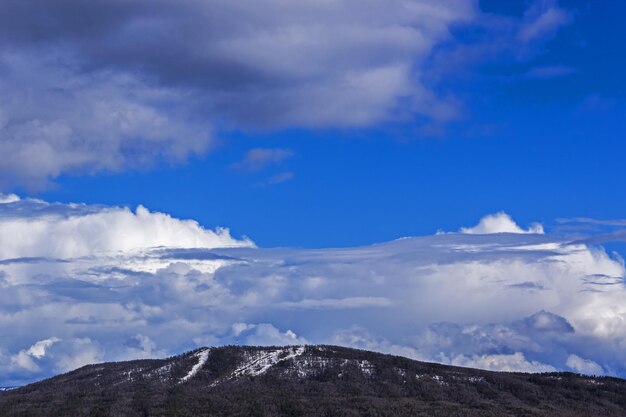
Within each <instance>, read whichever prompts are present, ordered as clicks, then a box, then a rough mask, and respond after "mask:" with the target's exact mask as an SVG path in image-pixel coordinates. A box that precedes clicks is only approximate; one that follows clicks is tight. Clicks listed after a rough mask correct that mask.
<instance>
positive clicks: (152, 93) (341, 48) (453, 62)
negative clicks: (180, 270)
mask: <svg viewBox="0 0 626 417" xmlns="http://www.w3.org/2000/svg"><path fill="white" fill-rule="evenodd" d="M478 3H479V2H478V1H476V0H472V1H467V0H366V1H365V2H363V1H357V0H337V1H314V0H305V1H296V2H289V3H285V2H284V1H282V0H259V1H257V2H253V3H250V2H245V1H243V0H234V1H228V2H224V1H218V0H208V1H207V0H181V1H179V2H177V3H176V7H174V6H173V5H172V4H171V2H169V1H166V0H155V1H132V2H129V1H123V0H107V1H105V0H93V1H91V2H90V6H89V7H85V4H84V2H83V1H81V0H66V1H63V2H50V1H48V0H25V1H20V2H18V1H8V2H6V3H5V4H3V13H2V16H0V96H2V97H3V108H2V111H0V155H2V158H0V179H1V181H2V182H0V187H2V189H14V188H16V187H28V188H29V189H31V190H39V189H42V188H44V187H47V186H49V185H50V182H51V181H54V179H55V178H57V177H58V176H59V175H62V174H78V175H83V174H92V173H98V172H120V171H126V170H136V169H146V168H149V167H150V166H152V165H153V164H160V163H179V162H181V161H184V160H186V159H187V158H189V157H190V156H195V155H204V154H205V153H206V152H207V151H209V150H210V149H211V148H212V146H213V144H214V142H215V139H214V138H215V137H216V136H219V135H220V133H221V132H224V131H232V130H237V131H246V132H247V131H250V130H255V131H259V130H263V131H267V130H277V129H278V130H280V129H289V128H305V129H327V128H353V129H354V128H357V129H358V128H367V127H371V126H377V125H381V124H384V123H405V122H406V121H418V122H419V123H420V124H423V125H424V126H423V128H422V131H440V130H441V129H442V127H441V126H442V125H444V124H446V123H449V122H451V121H455V120H459V119H460V118H461V117H462V114H463V103H462V102H461V101H460V100H459V98H458V97H457V95H455V94H454V91H453V89H450V88H447V87H445V86H442V80H445V78H446V77H447V76H448V75H450V73H451V70H453V71H455V72H458V71H459V69H460V68H463V67H465V66H466V64H462V65H461V62H462V61H463V62H467V61H468V60H467V59H450V58H451V56H452V55H450V54H446V55H445V56H442V58H441V61H442V62H443V64H442V65H434V64H433V56H434V55H435V56H437V55H439V54H440V53H441V51H447V50H449V49H450V48H452V49H455V50H457V49H456V48H455V47H458V50H462V51H463V52H461V53H460V55H463V57H467V56H468V55H472V52H468V48H465V47H464V46H465V44H466V43H467V42H461V41H459V39H455V36H457V35H458V31H456V30H455V29H456V28H457V27H459V26H460V25H465V26H468V25H469V26H471V27H472V28H473V27H474V26H477V27H479V28H480V29H481V30H482V31H483V32H485V33H486V36H485V39H481V40H480V41H479V43H478V44H476V45H474V44H473V45H471V47H472V48H474V47H477V48H476V49H481V50H483V52H482V53H479V54H477V55H480V56H481V57H482V58H480V59H479V60H484V59H491V57H500V56H502V55H507V54H508V52H507V51H508V50H509V49H511V48H509V47H510V46H511V44H515V45H517V46H519V44H524V45H526V44H528V43H533V44H534V43H536V42H539V41H542V40H545V39H548V38H550V37H551V36H552V35H553V34H554V33H555V31H556V30H558V28H559V27H562V26H563V25H565V24H566V23H567V22H568V21H569V19H570V17H569V16H570V14H569V13H568V12H566V11H565V10H564V9H562V8H560V7H558V5H557V4H556V3H555V2H545V1H544V2H540V1H538V2H535V3H534V4H533V6H531V7H530V8H529V9H528V11H527V13H526V14H525V16H524V17H523V18H519V19H510V18H509V19H505V18H502V17H500V18H496V17H494V16H488V15H485V14H483V13H481V12H480V10H479V4H478ZM490 19H491V20H490ZM498 19H499V20H498ZM496 20H497V24H494V25H491V24H489V22H491V23H493V22H494V21H496ZM487 21H489V22H487ZM494 32H497V34H496V35H497V36H496V35H494ZM481 33H482V32H481ZM494 38H496V39H498V44H499V46H498V47H497V48H495V47H493V43H492V41H491V39H494ZM483 47H484V48H483ZM513 49H515V48H513ZM435 61H436V60H435ZM457 64H459V65H457ZM444 90H445V91H446V92H445V93H443V92H442V91H444ZM250 166H251V167H252V169H260V168H255V165H254V162H252V165H250Z"/></svg>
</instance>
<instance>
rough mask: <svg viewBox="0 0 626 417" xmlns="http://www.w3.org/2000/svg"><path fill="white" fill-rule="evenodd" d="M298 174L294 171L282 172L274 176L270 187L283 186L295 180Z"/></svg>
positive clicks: (270, 181) (268, 182) (269, 183)
mask: <svg viewBox="0 0 626 417" xmlns="http://www.w3.org/2000/svg"><path fill="white" fill-rule="evenodd" d="M295 176H296V174H295V173H294V172H293V171H286V172H281V173H280V174H276V175H273V176H272V177H271V178H270V179H269V180H268V181H267V184H268V185H276V184H282V183H284V182H287V181H291V180H292V179H294V178H295Z"/></svg>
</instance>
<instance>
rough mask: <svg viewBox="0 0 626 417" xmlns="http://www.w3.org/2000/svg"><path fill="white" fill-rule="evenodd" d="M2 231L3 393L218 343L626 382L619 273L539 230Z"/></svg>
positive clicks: (4, 208)
mask: <svg viewBox="0 0 626 417" xmlns="http://www.w3.org/2000/svg"><path fill="white" fill-rule="evenodd" d="M128 233H130V235H129V234H128ZM0 236H3V239H5V240H4V241H5V242H7V243H6V244H2V245H0V249H1V250H2V254H1V256H0V286H1V287H2V288H1V291H0V332H1V333H2V334H10V335H13V336H12V337H9V338H2V340H1V341H0V352H1V355H0V375H2V378H0V385H13V384H15V383H23V382H25V381H29V380H33V379H37V378H42V377H45V376H49V375H51V374H54V373H56V372H59V371H61V370H66V369H71V368H72V367H73V366H78V365H80V364H84V363H87V362H89V361H101V360H126V359H131V358H143V357H152V356H166V355H169V354H176V353H179V352H181V351H184V350H186V349H192V348H195V347H197V346H201V345H206V344H228V343H252V344H301V343H337V344H343V345H348V346H355V347H360V348H364V349H371V350H377V351H382V352H388V353H394V354H400V355H404V356H408V357H412V358H416V359H420V360H429V361H438V362H443V363H453V364H460V365H463V366H478V367H484V368H487V369H502V370H504V369H506V370H523V371H538V370H541V371H542V370H551V369H557V370H569V369H578V370H580V371H584V372H596V370H597V369H600V368H601V369H604V370H607V372H609V370H610V373H612V374H617V375H626V367H624V365H623V364H624V363H626V354H625V353H624V352H626V325H625V323H626V307H625V306H624V303H623V300H624V297H625V296H626V289H625V288H624V285H623V280H624V278H623V277H624V276H625V275H626V271H625V269H624V264H623V262H622V261H621V259H617V258H612V257H610V256H609V255H607V253H606V252H605V251H604V250H603V249H601V248H598V247H589V246H586V245H584V244H580V243H579V244H571V243H568V242H566V241H563V240H561V239H559V238H556V237H554V236H550V235H549V234H548V235H546V234H544V235H540V234H501V233H492V234H440V235H435V236H424V237H414V238H408V239H402V240H397V241H393V242H388V243H383V244H377V245H373V246H367V247H360V248H342V249H317V250H302V249H271V250H266V249H259V248H254V247H245V246H246V245H249V242H247V241H241V240H234V239H233V238H231V237H229V236H227V235H224V234H220V233H215V232H211V231H209V230H206V229H203V228H201V227H200V226H199V225H197V223H194V222H188V221H181V220H177V219H173V218H171V217H169V216H166V215H164V214H158V213H150V212H147V211H142V210H139V212H138V213H134V212H131V211H130V210H128V209H122V208H108V207H99V206H84V205H63V204H49V203H45V202H39V201H34V200H21V201H16V202H14V203H11V204H3V205H0ZM129 236H132V239H129V238H128V237H129ZM155 242H156V243H155ZM52 243H54V245H53V244H52ZM155 244H160V245H163V247H157V248H154V247H151V246H154V245H155ZM172 246H177V247H172ZM224 246H237V247H231V248H224ZM241 246H244V247H241ZM390 323H392V324H393V325H390ZM46 340H48V341H50V340H58V341H57V342H55V343H53V344H52V345H51V346H49V347H48V346H45V344H41V343H39V344H38V342H42V341H46ZM29 352H30V353H29ZM44 352H45V355H44V354H43V353H44ZM40 354H41V355H40ZM42 355H43V356H42ZM572 355H576V357H578V358H584V359H581V360H577V359H576V357H574V356H572ZM37 356H41V357H37ZM593 363H595V364H597V365H598V367H600V368H595V367H594V365H593Z"/></svg>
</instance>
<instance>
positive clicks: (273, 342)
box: [233, 323, 308, 346]
mask: <svg viewBox="0 0 626 417" xmlns="http://www.w3.org/2000/svg"><path fill="white" fill-rule="evenodd" d="M233 336H234V337H235V339H236V340H237V341H238V342H239V343H241V344H245V345H253V346H286V345H305V344H307V343H308V341H307V340H306V339H305V338H303V337H299V336H298V335H297V334H295V333H294V332H293V331H291V330H287V331H285V332H281V331H280V330H279V329H277V328H276V327H274V326H273V325H271V324H269V323H261V324H245V323H235V324H233Z"/></svg>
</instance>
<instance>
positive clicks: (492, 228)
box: [460, 211, 544, 234]
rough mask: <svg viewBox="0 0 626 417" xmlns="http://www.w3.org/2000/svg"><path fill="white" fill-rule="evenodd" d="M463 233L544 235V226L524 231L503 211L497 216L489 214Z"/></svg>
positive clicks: (462, 229)
mask: <svg viewBox="0 0 626 417" xmlns="http://www.w3.org/2000/svg"><path fill="white" fill-rule="evenodd" d="M460 232H461V233H466V234H492V233H519V234H526V233H532V234H544V230H543V226H541V225H540V224H537V223H535V224H532V225H531V226H530V227H529V228H528V229H526V230H524V229H522V228H521V227H519V226H518V225H517V224H516V223H515V222H514V221H513V219H511V216H509V215H508V214H506V213H505V212H503V211H501V212H498V213H495V214H489V215H487V216H485V217H483V218H482V219H480V222H479V223H478V224H477V225H476V226H474V227H463V228H461V230H460Z"/></svg>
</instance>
